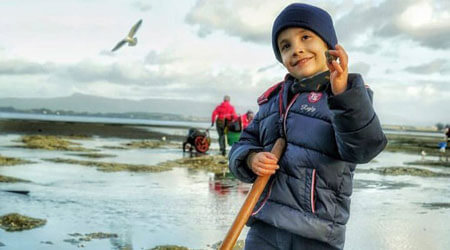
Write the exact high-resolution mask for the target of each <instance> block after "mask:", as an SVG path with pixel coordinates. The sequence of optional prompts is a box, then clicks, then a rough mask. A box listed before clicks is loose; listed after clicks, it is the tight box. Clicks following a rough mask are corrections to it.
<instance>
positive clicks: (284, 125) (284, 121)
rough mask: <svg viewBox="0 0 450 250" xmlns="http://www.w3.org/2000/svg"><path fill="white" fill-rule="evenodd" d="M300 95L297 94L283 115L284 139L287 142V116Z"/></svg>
mask: <svg viewBox="0 0 450 250" xmlns="http://www.w3.org/2000/svg"><path fill="white" fill-rule="evenodd" d="M299 95H300V93H297V94H296V95H295V96H294V97H292V100H291V102H290V103H289V105H288V106H287V108H286V111H285V112H284V114H283V129H284V137H285V138H286V141H287V133H286V120H287V114H288V112H289V109H291V107H292V105H293V104H294V102H295V100H296V99H297V97H298V96H299Z"/></svg>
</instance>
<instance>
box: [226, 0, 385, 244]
mask: <svg viewBox="0 0 450 250" xmlns="http://www.w3.org/2000/svg"><path fill="white" fill-rule="evenodd" d="M272 47H273V51H274V53H275V57H276V59H277V60H278V61H279V62H280V63H282V64H283V66H284V67H285V68H286V70H287V71H288V74H287V75H286V76H285V77H284V80H283V81H282V82H280V83H278V84H275V85H274V86H272V87H270V88H269V89H268V90H267V91H266V92H265V93H264V94H262V95H261V96H260V97H259V98H258V104H259V111H258V112H257V113H256V115H255V118H254V119H253V121H252V122H251V123H250V125H249V126H248V127H247V129H245V130H244V131H243V132H242V134H241V137H240V140H239V141H238V142H236V143H235V144H233V147H232V148H231V150H230V154H229V168H230V170H231V172H232V173H233V175H234V176H236V177H237V178H238V179H240V180H241V181H243V182H248V183H251V182H254V181H255V180H256V178H257V176H267V175H271V177H270V180H269V182H268V184H267V186H266V187H265V190H264V191H263V193H262V195H261V197H260V198H259V201H258V203H257V204H256V206H255V208H254V210H253V213H252V215H251V217H250V218H249V220H248V222H247V225H248V226H250V227H251V228H250V230H249V231H248V233H247V238H246V240H245V249H251V250H256V249H295V250H301V249H307V250H311V249H343V248H344V242H345V231H346V228H345V225H346V224H347V221H348V219H349V216H350V196H351V194H352V180H353V174H354V170H355V167H356V164H357V163H367V162H369V161H370V160H372V159H373V158H374V157H375V156H376V155H378V154H379V153H380V152H381V151H382V150H383V149H384V147H385V146H386V144H387V139H386V136H385V135H384V133H383V130H382V129H381V125H380V122H379V120H378V117H377V115H376V114H375V111H374V109H373V107H372V94H373V92H372V91H371V90H370V89H369V88H368V86H366V85H365V84H364V81H363V79H362V77H361V75H359V74H349V73H348V55H347V53H346V51H345V50H344V48H343V47H342V46H341V45H339V44H337V37H336V33H335V30H334V26H333V21H332V19H331V16H330V15H329V14H328V13H327V12H326V11H325V10H323V9H320V8H318V7H315V6H312V5H308V4H300V3H296V4H291V5H289V6H287V7H286V8H285V9H284V10H283V11H282V12H281V13H280V14H279V15H278V17H277V18H276V19H275V22H274V24H273V27H272ZM326 53H328V54H329V55H331V56H333V57H334V58H331V57H330V56H326ZM280 137H282V138H285V140H286V148H285V150H284V153H283V154H282V156H281V158H280V159H277V158H276V156H275V155H274V154H272V153H270V150H271V149H272V147H273V146H274V143H275V141H276V140H277V139H278V138H280Z"/></svg>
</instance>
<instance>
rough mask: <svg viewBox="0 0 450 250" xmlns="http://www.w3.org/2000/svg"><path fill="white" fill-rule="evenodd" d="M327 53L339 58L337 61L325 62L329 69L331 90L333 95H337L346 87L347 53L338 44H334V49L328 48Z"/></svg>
mask: <svg viewBox="0 0 450 250" xmlns="http://www.w3.org/2000/svg"><path fill="white" fill-rule="evenodd" d="M329 53H330V54H331V55H333V56H335V57H337V58H339V63H338V61H337V60H333V61H332V62H331V63H328V62H327V66H328V69H330V82H331V91H333V94H334V95H339V94H341V93H343V92H344V91H345V90H346V89H347V78H348V67H347V64H348V55H347V53H346V52H345V50H344V48H343V47H342V46H341V45H339V44H336V50H329Z"/></svg>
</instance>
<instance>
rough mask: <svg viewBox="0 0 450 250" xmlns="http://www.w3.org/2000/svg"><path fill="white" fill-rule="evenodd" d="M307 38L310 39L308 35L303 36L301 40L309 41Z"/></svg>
mask: <svg viewBox="0 0 450 250" xmlns="http://www.w3.org/2000/svg"><path fill="white" fill-rule="evenodd" d="M309 38H311V36H309V35H303V36H302V40H307V39H309Z"/></svg>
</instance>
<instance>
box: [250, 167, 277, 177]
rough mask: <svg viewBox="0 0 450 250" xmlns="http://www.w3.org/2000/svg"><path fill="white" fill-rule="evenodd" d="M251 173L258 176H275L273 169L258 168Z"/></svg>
mask: <svg viewBox="0 0 450 250" xmlns="http://www.w3.org/2000/svg"><path fill="white" fill-rule="evenodd" d="M253 172H254V173H255V174H256V175H259V176H264V175H272V174H275V170H274V169H265V168H260V167H255V168H254V170H253Z"/></svg>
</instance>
